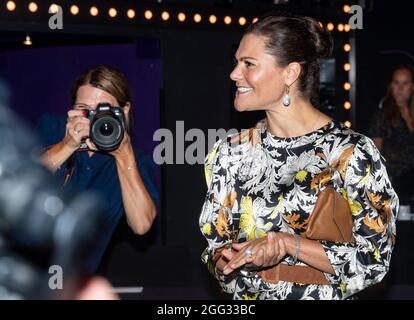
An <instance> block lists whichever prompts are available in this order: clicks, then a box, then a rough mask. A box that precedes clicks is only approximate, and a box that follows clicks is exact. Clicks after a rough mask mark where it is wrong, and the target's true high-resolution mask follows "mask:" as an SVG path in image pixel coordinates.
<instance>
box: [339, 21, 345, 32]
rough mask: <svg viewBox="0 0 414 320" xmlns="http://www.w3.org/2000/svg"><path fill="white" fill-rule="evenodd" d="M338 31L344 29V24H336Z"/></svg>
mask: <svg viewBox="0 0 414 320" xmlns="http://www.w3.org/2000/svg"><path fill="white" fill-rule="evenodd" d="M338 31H339V32H342V31H344V25H343V24H342V23H340V24H338Z"/></svg>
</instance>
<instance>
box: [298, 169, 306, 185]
mask: <svg viewBox="0 0 414 320" xmlns="http://www.w3.org/2000/svg"><path fill="white" fill-rule="evenodd" d="M307 176H308V172H307V171H305V170H300V171H299V172H298V173H297V174H296V180H298V181H299V182H303V181H305V179H306V177H307Z"/></svg>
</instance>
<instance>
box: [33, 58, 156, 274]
mask: <svg viewBox="0 0 414 320" xmlns="http://www.w3.org/2000/svg"><path fill="white" fill-rule="evenodd" d="M72 103H73V108H72V109H71V110H69V112H68V113H67V118H65V117H58V116H52V115H50V114H46V115H44V116H42V117H41V119H40V121H39V123H38V126H37V132H38V134H39V137H40V142H41V145H42V146H43V147H44V148H45V152H44V153H43V156H42V160H43V162H44V164H45V165H46V166H47V167H49V168H50V169H51V170H52V171H53V172H55V173H56V175H57V176H58V177H59V178H60V179H61V181H62V184H63V185H64V186H65V188H66V189H67V190H68V192H82V191H85V190H91V191H95V192H96V193H97V194H98V195H100V196H101V198H102V200H103V208H104V214H105V216H104V217H103V230H102V241H101V243H100V244H99V247H98V251H97V252H96V254H95V258H94V260H93V261H91V262H90V265H89V269H90V271H92V272H94V271H95V270H96V269H97V267H98V265H99V262H100V260H101V257H102V255H103V253H104V251H105V248H106V246H107V245H108V242H109V240H110V238H111V236H112V234H113V232H114V230H115V228H116V226H117V225H118V222H119V220H120V218H121V216H122V215H123V214H124V213H125V214H126V218H127V222H128V225H129V226H130V227H131V229H132V230H133V231H134V233H136V234H139V235H142V234H144V233H146V232H147V231H148V230H149V229H150V227H151V225H152V222H153V220H154V218H155V215H156V203H157V199H158V196H157V191H156V188H155V186H154V184H153V182H152V180H151V177H150V172H151V170H152V165H153V164H152V161H151V160H150V158H148V157H146V156H144V154H143V153H142V152H141V151H140V150H137V149H135V148H134V147H133V146H132V144H131V137H130V128H131V126H132V122H131V121H132V119H131V112H130V111H131V94H130V90H129V86H128V82H127V80H126V78H125V77H124V75H123V74H122V73H120V72H119V71H118V70H116V69H114V68H112V67H108V66H99V67H96V68H93V69H90V70H88V71H87V72H85V73H84V74H82V75H81V76H79V77H78V78H77V79H76V81H75V83H74V86H73V89H72ZM99 104H109V105H110V106H111V107H120V108H121V109H122V113H123V116H124V118H125V122H126V123H125V127H126V128H125V129H126V130H125V134H124V137H123V138H122V141H120V143H119V146H118V147H116V148H115V149H114V150H112V151H102V150H98V148H97V147H96V146H95V144H94V142H93V141H92V140H91V139H90V137H89V135H90V125H91V123H90V120H89V119H88V117H86V116H85V115H86V114H87V113H88V112H89V111H92V110H95V109H96V108H97V106H98V105H99ZM83 143H86V145H87V147H86V148H85V149H86V150H85V151H84V152H79V151H80V150H81V149H80V146H81V145H82V144H83Z"/></svg>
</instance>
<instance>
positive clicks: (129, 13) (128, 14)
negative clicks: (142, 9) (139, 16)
mask: <svg viewBox="0 0 414 320" xmlns="http://www.w3.org/2000/svg"><path fill="white" fill-rule="evenodd" d="M127 16H128V18H130V19H134V18H135V11H134V10H132V9H129V10H128V11H127Z"/></svg>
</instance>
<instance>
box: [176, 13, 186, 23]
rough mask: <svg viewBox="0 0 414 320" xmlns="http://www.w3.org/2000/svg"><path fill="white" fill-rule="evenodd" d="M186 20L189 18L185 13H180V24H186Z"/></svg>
mask: <svg viewBox="0 0 414 320" xmlns="http://www.w3.org/2000/svg"><path fill="white" fill-rule="evenodd" d="M186 18H187V17H186V16H185V13H183V12H180V13H179V14H178V21H180V22H184V21H185V19H186Z"/></svg>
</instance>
